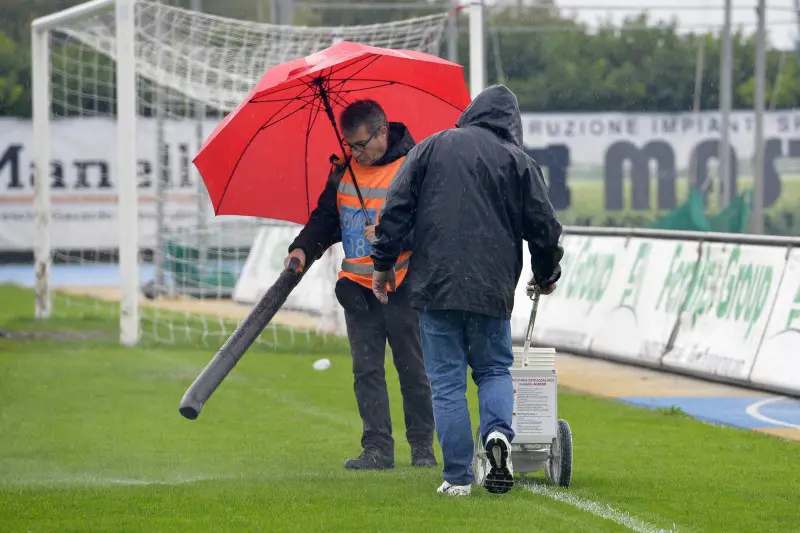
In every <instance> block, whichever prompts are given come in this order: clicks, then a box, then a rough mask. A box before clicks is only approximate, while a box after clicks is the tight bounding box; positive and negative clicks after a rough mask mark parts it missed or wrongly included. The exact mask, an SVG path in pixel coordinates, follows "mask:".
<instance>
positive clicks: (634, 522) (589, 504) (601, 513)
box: [524, 483, 677, 533]
mask: <svg viewBox="0 0 800 533" xmlns="http://www.w3.org/2000/svg"><path fill="white" fill-rule="evenodd" d="M524 487H525V488H526V489H528V490H529V491H531V492H532V493H534V494H541V495H542V496H547V497H548V498H552V499H553V500H556V501H558V502H562V503H566V504H569V505H572V506H573V507H577V508H578V509H580V510H581V511H586V512H587V513H591V514H593V515H595V516H598V517H600V518H605V519H606V520H611V521H612V522H616V523H617V524H619V525H621V526H623V527H626V528H628V529H630V530H631V531H636V532H637V533H671V532H675V531H677V529H676V528H675V526H674V525H673V527H672V528H671V529H663V528H660V527H658V526H654V525H653V524H648V523H647V522H644V521H642V520H640V519H638V518H636V517H635V516H632V515H631V514H630V513H626V512H623V511H618V510H616V509H614V508H613V507H611V506H610V505H607V504H603V503H599V502H596V501H592V500H587V499H586V498H581V497H580V496H577V495H575V494H574V493H571V492H566V491H558V490H555V489H553V488H551V487H549V486H547V485H542V484H533V483H528V484H525V485H524Z"/></svg>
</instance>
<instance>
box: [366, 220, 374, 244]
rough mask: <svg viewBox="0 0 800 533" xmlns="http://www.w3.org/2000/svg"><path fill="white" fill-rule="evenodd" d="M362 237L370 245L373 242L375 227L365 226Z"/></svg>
mask: <svg viewBox="0 0 800 533" xmlns="http://www.w3.org/2000/svg"><path fill="white" fill-rule="evenodd" d="M364 237H366V238H367V240H368V241H369V242H370V244H372V243H374V242H375V225H374V224H373V225H372V226H367V227H365V228H364Z"/></svg>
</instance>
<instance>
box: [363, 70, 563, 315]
mask: <svg viewBox="0 0 800 533" xmlns="http://www.w3.org/2000/svg"><path fill="white" fill-rule="evenodd" d="M412 228H414V230H415V232H416V236H415V242H414V254H413V255H412V256H411V262H410V264H409V269H408V275H407V278H406V279H407V281H406V283H408V284H409V289H410V290H411V305H412V306H413V307H415V308H417V309H418V310H422V311H427V310H443V309H448V310H462V311H471V312H474V313H481V314H485V315H489V316H492V317H496V318H505V319H510V318H511V311H512V309H513V306H514V291H515V289H516V287H517V284H518V282H519V277H520V274H521V271H522V264H523V262H522V250H523V249H522V246H523V245H522V241H523V239H524V240H526V241H528V249H529V250H530V253H531V259H532V267H533V277H534V279H535V280H536V282H537V283H539V284H540V285H541V286H543V287H547V286H549V285H551V284H553V283H555V282H556V281H557V280H558V279H559V277H560V276H561V268H560V266H559V262H560V261H561V257H562V256H563V254H564V251H563V249H562V248H561V246H560V244H559V238H560V236H561V224H560V223H559V221H558V219H557V218H556V214H555V212H554V210H553V206H552V205H551V204H550V200H549V198H548V195H547V187H546V184H545V182H544V178H543V176H542V172H541V169H540V167H539V165H538V164H537V163H536V162H535V161H534V160H533V159H532V158H531V157H530V156H528V155H527V154H526V153H525V151H524V150H523V148H522V120H521V118H520V113H519V106H518V104H517V98H516V96H515V95H514V93H512V92H511V91H510V90H509V89H507V88H506V87H504V86H502V85H496V86H493V87H490V88H488V89H486V90H485V91H483V92H482V93H481V94H480V95H478V96H477V97H476V98H475V100H474V101H473V102H472V104H470V106H469V107H468V108H467V109H466V110H465V111H464V113H463V114H462V115H461V117H460V118H459V120H458V123H457V124H456V128H453V129H448V130H445V131H442V132H439V133H436V134H434V135H432V136H430V137H428V138H427V139H425V140H424V141H422V142H420V143H419V144H418V145H417V146H416V147H414V149H412V150H411V152H410V153H409V154H408V157H407V158H406V160H405V161H404V163H403V165H402V166H401V168H400V170H399V171H398V173H397V176H396V177H395V179H394V181H393V182H392V185H391V187H390V188H389V197H388V198H387V201H386V205H385V206H384V210H383V214H382V216H381V219H380V224H378V226H377V228H376V236H377V237H378V240H377V241H376V242H375V244H373V252H372V254H371V255H372V260H373V264H374V266H375V270H377V271H386V270H389V269H390V268H392V266H393V265H394V264H395V262H396V261H397V257H398V255H399V254H400V252H401V250H402V242H403V239H404V237H405V236H406V234H407V233H408V232H409V231H411V229H412Z"/></svg>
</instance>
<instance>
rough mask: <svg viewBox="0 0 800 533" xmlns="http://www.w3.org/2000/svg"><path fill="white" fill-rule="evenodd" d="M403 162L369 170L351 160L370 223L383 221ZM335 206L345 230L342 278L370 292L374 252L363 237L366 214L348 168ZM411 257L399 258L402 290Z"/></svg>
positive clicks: (398, 278) (397, 268)
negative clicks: (384, 212)
mask: <svg viewBox="0 0 800 533" xmlns="http://www.w3.org/2000/svg"><path fill="white" fill-rule="evenodd" d="M404 159H405V157H401V158H399V159H397V160H395V161H393V162H392V163H389V164H388V165H383V166H369V167H365V166H361V165H359V164H358V163H357V162H356V160H355V159H352V160H351V161H350V165H351V166H352V168H353V172H354V173H355V175H356V181H357V182H358V189H359V190H360V191H361V197H362V198H363V199H364V206H365V207H366V208H367V213H369V219H370V224H377V223H378V221H379V220H380V213H381V209H383V205H384V204H385V203H386V195H387V194H388V192H389V185H390V184H391V183H392V180H393V179H394V176H395V174H397V171H398V170H399V169H400V165H402V164H403V160H404ZM336 203H337V206H338V208H339V223H340V224H341V227H342V246H343V247H344V260H343V261H342V270H341V271H340V272H339V279H341V278H349V279H351V280H353V281H355V282H356V283H359V284H360V285H363V286H364V287H367V288H368V289H371V288H372V272H373V270H374V269H373V265H372V259H370V257H369V256H370V254H371V253H372V244H370V242H369V241H368V240H367V238H366V236H364V228H365V227H366V225H367V224H366V222H365V221H364V211H363V210H362V209H361V203H360V202H359V201H358V195H357V194H356V188H355V185H353V178H352V176H351V175H350V171H349V170H347V169H345V171H344V175H343V176H342V180H341V181H340V182H339V189H338V191H337V194H336ZM409 257H411V252H410V251H406V252H403V253H401V254H400V257H398V258H397V264H396V265H395V275H396V284H395V286H396V287H399V286H400V284H401V283H402V282H403V280H404V279H405V277H406V273H407V272H408V259H409Z"/></svg>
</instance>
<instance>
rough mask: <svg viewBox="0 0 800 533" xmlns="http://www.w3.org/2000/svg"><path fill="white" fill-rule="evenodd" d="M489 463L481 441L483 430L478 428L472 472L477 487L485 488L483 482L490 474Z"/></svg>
mask: <svg viewBox="0 0 800 533" xmlns="http://www.w3.org/2000/svg"><path fill="white" fill-rule="evenodd" d="M488 462H489V460H488V459H487V458H486V452H485V450H484V449H483V441H482V440H481V429H480V428H478V429H477V431H476V432H475V452H474V454H473V456H472V471H473V472H474V474H475V485H476V486H478V487H483V482H484V481H486V474H488V473H489V467H488Z"/></svg>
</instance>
